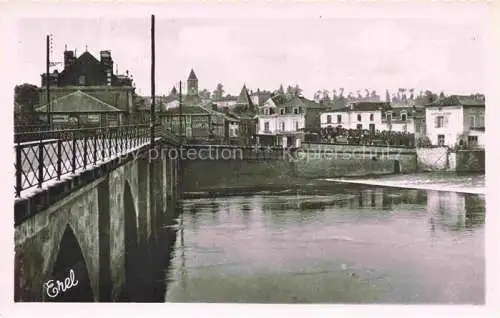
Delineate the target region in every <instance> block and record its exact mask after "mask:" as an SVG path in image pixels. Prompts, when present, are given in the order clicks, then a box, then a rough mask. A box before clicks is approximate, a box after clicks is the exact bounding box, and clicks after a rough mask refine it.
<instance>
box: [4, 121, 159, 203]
mask: <svg viewBox="0 0 500 318" xmlns="http://www.w3.org/2000/svg"><path fill="white" fill-rule="evenodd" d="M155 130H156V129H155ZM26 135H29V136H26ZM155 135H156V136H157V135H158V134H155ZM34 138H36V139H37V141H31V142H21V140H33V139H34ZM14 139H15V140H16V141H17V142H16V144H15V153H16V159H15V171H16V182H15V194H16V197H19V196H20V194H21V191H23V190H26V189H29V188H32V187H38V188H41V187H42V184H43V183H44V182H47V181H50V180H60V178H61V176H63V175H64V174H67V173H75V172H76V171H77V170H80V169H87V168H90V167H91V166H95V165H97V164H98V163H100V162H103V161H105V160H107V159H111V158H114V157H116V156H118V155H120V154H124V153H126V152H128V151H131V150H132V149H134V148H136V147H139V146H141V145H144V144H148V143H149V142H150V127H149V126H148V125H135V126H117V127H106V128H90V129H72V130H59V131H38V132H32V133H22V134H16V135H15V137H14Z"/></svg>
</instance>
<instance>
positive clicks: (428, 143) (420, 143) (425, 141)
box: [417, 136, 432, 148]
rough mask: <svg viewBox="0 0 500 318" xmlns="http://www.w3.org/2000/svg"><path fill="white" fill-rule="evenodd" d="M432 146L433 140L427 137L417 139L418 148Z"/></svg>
mask: <svg viewBox="0 0 500 318" xmlns="http://www.w3.org/2000/svg"><path fill="white" fill-rule="evenodd" d="M431 146H432V143H431V140H430V139H429V137H427V136H420V137H418V139H417V147H418V148H429V147H431Z"/></svg>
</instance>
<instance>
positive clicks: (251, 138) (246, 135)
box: [227, 85, 257, 146]
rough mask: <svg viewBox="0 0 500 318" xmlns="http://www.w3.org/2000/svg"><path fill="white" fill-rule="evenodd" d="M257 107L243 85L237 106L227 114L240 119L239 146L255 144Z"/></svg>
mask: <svg viewBox="0 0 500 318" xmlns="http://www.w3.org/2000/svg"><path fill="white" fill-rule="evenodd" d="M256 112H257V107H256V106H255V105H254V103H253V101H252V98H251V96H250V93H249V92H248V89H247V88H246V85H243V87H242V89H241V92H240V95H239V96H238V99H237V103H236V104H235V106H234V107H233V108H232V109H230V110H228V111H227V114H228V115H229V116H231V117H233V118H235V119H238V125H239V130H238V131H239V136H238V137H239V144H240V145H242V146H250V145H253V144H255V135H256V134H257V130H256V128H257V120H256V117H255V115H256Z"/></svg>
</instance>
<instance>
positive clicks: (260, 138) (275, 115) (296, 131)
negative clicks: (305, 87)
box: [256, 95, 306, 147]
mask: <svg viewBox="0 0 500 318" xmlns="http://www.w3.org/2000/svg"><path fill="white" fill-rule="evenodd" d="M257 119H258V124H257V136H256V141H257V143H259V144H265V145H273V146H282V147H299V146H300V144H301V143H302V141H304V128H305V125H306V116H305V107H304V103H303V102H302V101H301V100H300V99H299V98H298V97H294V98H292V99H291V100H287V99H286V98H285V96H283V95H275V96H273V97H271V98H269V99H268V100H267V101H266V102H265V103H264V105H263V106H262V107H259V110H258V114H257Z"/></svg>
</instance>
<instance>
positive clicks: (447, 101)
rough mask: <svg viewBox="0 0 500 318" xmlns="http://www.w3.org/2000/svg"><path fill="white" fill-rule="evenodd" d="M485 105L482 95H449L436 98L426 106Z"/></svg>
mask: <svg viewBox="0 0 500 318" xmlns="http://www.w3.org/2000/svg"><path fill="white" fill-rule="evenodd" d="M458 105H461V106H483V107H484V106H485V97H484V95H472V96H465V95H451V96H448V97H445V98H442V99H438V100H437V101H435V102H434V103H431V104H428V105H426V106H428V107H430V106H458Z"/></svg>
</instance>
